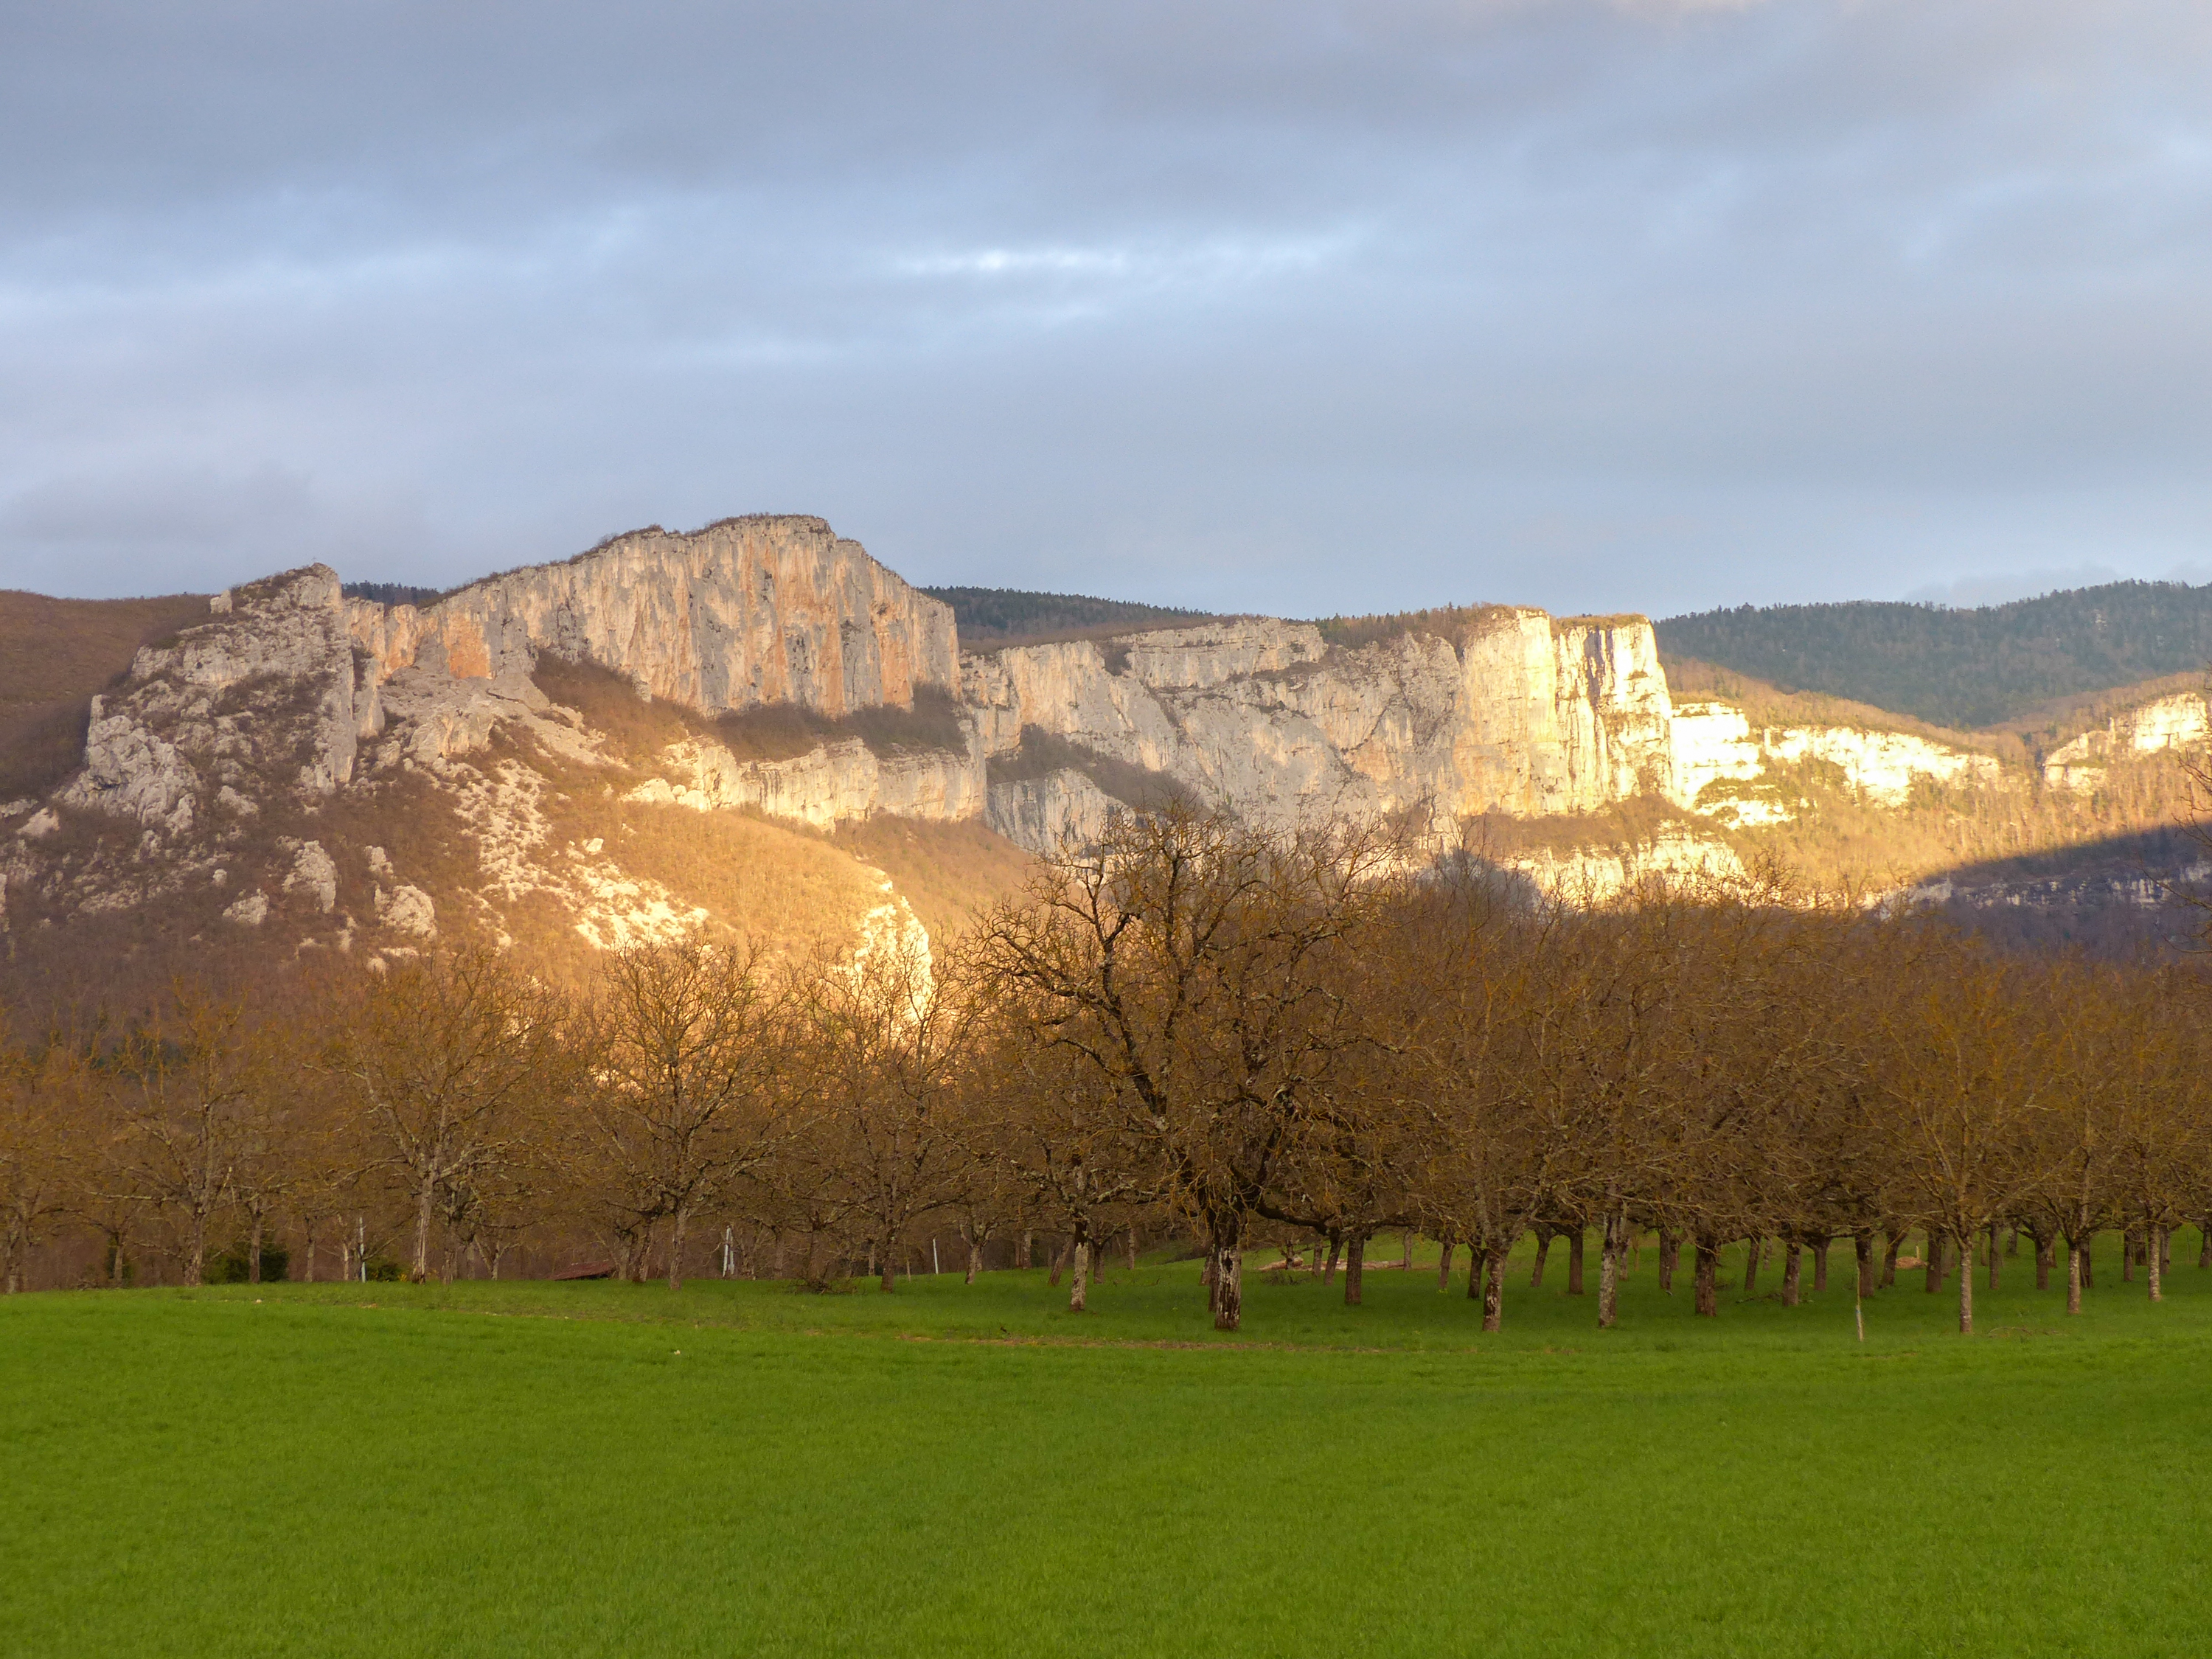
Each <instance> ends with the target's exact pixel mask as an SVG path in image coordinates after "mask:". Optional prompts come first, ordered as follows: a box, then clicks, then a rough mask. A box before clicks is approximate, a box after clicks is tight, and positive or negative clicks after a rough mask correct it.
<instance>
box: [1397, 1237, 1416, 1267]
mask: <svg viewBox="0 0 2212 1659" xmlns="http://www.w3.org/2000/svg"><path fill="white" fill-rule="evenodd" d="M1402 1239H1403V1243H1404V1249H1405V1255H1404V1256H1403V1258H1402V1259H1401V1261H1399V1263H1398V1265H1399V1267H1401V1268H1403V1269H1404V1270H1405V1271H1406V1272H1407V1273H1411V1272H1413V1229H1412V1228H1411V1227H1408V1228H1407V1229H1406V1231H1405V1232H1404V1234H1403V1235H1402Z"/></svg>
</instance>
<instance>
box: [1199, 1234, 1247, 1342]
mask: <svg viewBox="0 0 2212 1659" xmlns="http://www.w3.org/2000/svg"><path fill="white" fill-rule="evenodd" d="M1242 1234H1243V1220H1242V1218H1237V1219H1236V1220H1233V1221H1231V1222H1228V1223H1225V1224H1222V1225H1217V1226H1216V1227H1215V1229H1214V1231H1213V1236H1212V1238H1211V1239H1209V1240H1208V1241H1207V1243H1206V1255H1207V1261H1208V1265H1209V1266H1210V1267H1212V1270H1213V1272H1212V1277H1213V1285H1212V1291H1211V1293H1210V1296H1209V1300H1210V1302H1211V1303H1212V1310H1213V1328H1214V1329H1215V1330H1217V1331H1233V1330H1236V1329H1237V1328H1238V1327H1240V1326H1241V1325H1242V1324H1243V1322H1244V1273H1243V1267H1244V1256H1243V1249H1241V1248H1240V1247H1241V1246H1242V1244H1243V1237H1242Z"/></svg>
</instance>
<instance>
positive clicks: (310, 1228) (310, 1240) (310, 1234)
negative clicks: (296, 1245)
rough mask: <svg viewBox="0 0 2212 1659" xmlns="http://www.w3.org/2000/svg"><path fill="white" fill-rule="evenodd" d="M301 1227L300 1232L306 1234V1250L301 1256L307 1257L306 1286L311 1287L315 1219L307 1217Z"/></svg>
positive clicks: (313, 1263)
mask: <svg viewBox="0 0 2212 1659" xmlns="http://www.w3.org/2000/svg"><path fill="white" fill-rule="evenodd" d="M301 1227H302V1230H303V1231H305V1232H306V1234H307V1249H306V1250H305V1251H304V1252H303V1253H302V1254H304V1255H306V1257H307V1283H308V1284H310V1285H312V1284H313V1283H314V1282H315V1218H314V1217H313V1216H309V1217H307V1219H306V1220H305V1221H304V1222H303V1223H301Z"/></svg>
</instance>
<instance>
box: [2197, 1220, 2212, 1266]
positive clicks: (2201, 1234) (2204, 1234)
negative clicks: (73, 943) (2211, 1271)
mask: <svg viewBox="0 0 2212 1659" xmlns="http://www.w3.org/2000/svg"><path fill="white" fill-rule="evenodd" d="M2197 1266H2198V1267H2212V1215H2208V1216H2206V1217H2205V1218H2203V1220H2201V1221H2199V1222H2198V1223H2197Z"/></svg>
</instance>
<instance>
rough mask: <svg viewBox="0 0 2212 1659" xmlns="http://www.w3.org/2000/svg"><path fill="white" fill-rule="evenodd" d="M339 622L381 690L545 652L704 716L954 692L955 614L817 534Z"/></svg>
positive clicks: (601, 561)
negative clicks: (380, 680) (403, 673)
mask: <svg viewBox="0 0 2212 1659" xmlns="http://www.w3.org/2000/svg"><path fill="white" fill-rule="evenodd" d="M349 623H350V626H351V628H352V630H353V633H354V636H355V637H356V639H357V640H359V641H361V642H362V644H363V645H364V646H365V647H368V650H369V652H370V653H371V654H372V655H373V656H374V658H375V659H376V661H377V663H378V664H379V665H380V670H381V671H382V673H383V674H385V675H386V676H388V675H390V674H392V673H394V672H396V671H398V670H399V669H402V668H405V667H410V666H412V667H422V668H426V669H432V670H439V671H444V672H446V673H448V674H451V675H453V676H454V677H455V678H488V677H489V676H492V675H494V674H495V673H497V672H498V671H500V670H501V669H502V668H513V667H523V668H526V667H527V666H528V665H529V664H530V662H531V661H532V659H533V658H534V656H535V653H537V652H538V651H541V650H545V651H550V652H552V653H555V654H556V655H560V656H564V657H569V658H573V659H579V660H585V661H591V662H596V663H598V664H599V665H602V666H604V667H607V668H611V669H614V670H616V671H618V672H621V673H624V674H628V675H629V677H630V678H632V680H633V681H635V683H636V684H637V686H638V687H639V689H640V690H641V691H643V692H646V693H648V694H650V695H652V696H658V697H665V698H668V699H669V700H671V702H680V703H684V704H685V705H687V706H688V707H690V708H697V709H701V710H704V711H707V712H709V713H712V712H716V711H720V710H723V709H743V708H757V707H758V706H760V705H762V704H763V703H793V704H797V705H799V707H802V708H809V709H812V710H814V711H815V712H817V713H819V714H826V715H829V716H831V717H833V718H835V717H837V716H842V715H845V714H852V713H854V712H855V711H856V710H859V709H862V708H878V707H882V706H884V705H890V706H892V707H896V708H906V707H909V706H911V705H912V703H913V702H914V695H915V687H916V686H918V685H936V686H943V687H948V688H949V687H950V686H951V684H953V682H954V681H955V679H956V678H957V671H956V665H955V661H954V657H955V645H954V640H953V625H952V612H951V609H950V608H949V607H947V606H946V605H943V604H940V603H939V601H937V600H935V599H931V598H930V597H929V596H928V595H927V594H926V593H921V592H916V591H915V589H913V588H912V587H909V586H908V585H907V584H906V582H905V581H903V580H901V579H900V578H899V577H898V576H896V575H895V574H892V573H891V572H890V571H889V570H887V569H885V568H884V567H883V566H882V565H880V564H878V563H877V562H876V561H875V560H873V559H872V558H870V557H869V556H868V555H867V553H866V550H863V549H862V548H861V546H860V544H859V543H858V542H852V541H846V540H843V539H842V538H838V537H837V536H836V535H835V534H834V533H832V532H831V531H830V529H829V526H828V525H826V524H824V523H823V521H822V520H819V519H813V518H798V517H754V518H743V519H731V520H725V521H723V522H722V523H720V524H717V525H713V526H709V527H708V528H707V529H705V530H702V531H700V532H697V533H696V534H693V535H688V536H678V535H671V534H668V533H666V532H662V531H658V530H653V531H641V532H637V533H635V534H632V535H629V536H623V537H618V538H616V539H614V540H613V541H611V542H609V543H608V544H606V545H605V546H603V547H600V548H598V549H596V550H593V551H592V552H590V553H587V554H585V555H583V556H581V557H580V558H575V559H571V560H569V561H568V562H565V563H561V564H548V565H537V566H533V567H532V568H529V569H526V570H519V571H513V572H510V573H509V574H506V575H503V576H495V577H492V578H490V579H489V580H484V581H481V582H477V583H475V584H473V585H472V586H468V587H465V588H463V589H462V590H460V591H459V592H457V593H453V594H452V595H449V596H448V597H447V598H446V599H441V600H440V601H438V602H437V603H436V604H435V605H430V606H428V607H426V608H422V609H417V608H416V607H414V606H410V605H401V606H396V607H392V608H389V609H387V608H386V607H385V606H383V605H368V604H365V603H362V602H359V601H356V602H355V603H354V604H353V605H351V606H349Z"/></svg>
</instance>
